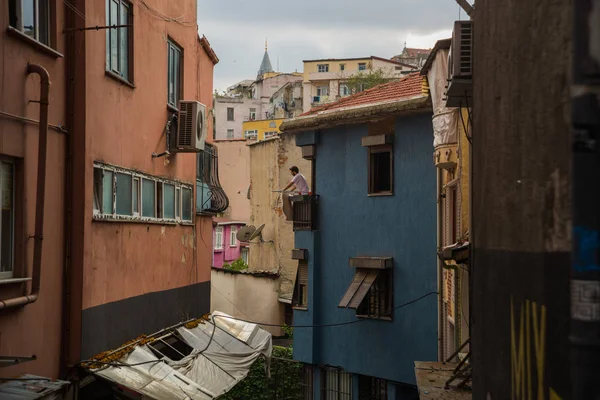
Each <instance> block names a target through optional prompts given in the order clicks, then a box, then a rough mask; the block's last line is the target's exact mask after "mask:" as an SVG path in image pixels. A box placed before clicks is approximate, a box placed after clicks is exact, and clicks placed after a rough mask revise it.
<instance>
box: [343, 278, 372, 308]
mask: <svg viewBox="0 0 600 400" xmlns="http://www.w3.org/2000/svg"><path fill="white" fill-rule="evenodd" d="M366 277H367V271H364V270H357V271H356V274H355V275H354V279H353V280H352V283H351V284H350V287H348V290H346V294H344V297H342V300H341V301H340V304H339V305H338V307H348V304H350V300H352V298H353V297H354V295H355V294H356V292H357V291H358V288H359V287H360V285H361V284H362V283H363V281H364V280H365V278H366Z"/></svg>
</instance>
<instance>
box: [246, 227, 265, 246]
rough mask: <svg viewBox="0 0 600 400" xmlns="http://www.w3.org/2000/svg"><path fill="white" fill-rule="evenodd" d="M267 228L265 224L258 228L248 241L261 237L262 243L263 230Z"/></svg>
mask: <svg viewBox="0 0 600 400" xmlns="http://www.w3.org/2000/svg"><path fill="white" fill-rule="evenodd" d="M264 228H265V224H262V225H261V226H259V227H258V228H256V230H255V231H254V233H253V234H252V235H251V236H250V238H249V239H248V241H250V240H253V239H256V238H257V237H259V236H260V241H261V242H262V235H261V233H262V230H263V229H264Z"/></svg>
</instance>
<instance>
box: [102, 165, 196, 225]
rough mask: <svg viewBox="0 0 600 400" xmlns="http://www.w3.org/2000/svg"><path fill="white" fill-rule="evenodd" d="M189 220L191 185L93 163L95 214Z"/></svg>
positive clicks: (113, 216) (107, 216) (190, 218)
mask: <svg viewBox="0 0 600 400" xmlns="http://www.w3.org/2000/svg"><path fill="white" fill-rule="evenodd" d="M117 217H118V219H119V220H127V219H130V220H132V221H135V220H139V219H140V217H143V218H152V219H154V220H157V221H172V222H174V221H183V222H191V221H192V189H191V187H189V186H186V185H183V184H180V183H176V182H173V181H167V180H164V179H160V178H156V177H151V176H148V175H142V174H140V173H138V172H134V171H127V170H124V169H121V168H118V167H112V166H108V165H99V164H98V165H95V166H94V218H95V219H107V218H108V219H110V218H117Z"/></svg>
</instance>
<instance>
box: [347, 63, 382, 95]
mask: <svg viewBox="0 0 600 400" xmlns="http://www.w3.org/2000/svg"><path fill="white" fill-rule="evenodd" d="M390 80H391V79H390V78H387V77H386V73H385V71H384V70H383V69H381V68H378V69H376V70H371V71H360V72H359V73H357V74H355V75H353V76H351V77H350V78H348V80H347V81H346V85H347V86H348V89H350V93H352V94H354V93H358V92H362V91H363V90H367V89H371V88H372V87H375V86H377V85H381V84H382V83H386V82H389V81H390Z"/></svg>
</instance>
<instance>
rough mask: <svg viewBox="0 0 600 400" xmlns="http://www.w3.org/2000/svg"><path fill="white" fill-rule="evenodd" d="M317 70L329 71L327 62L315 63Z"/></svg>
mask: <svg viewBox="0 0 600 400" xmlns="http://www.w3.org/2000/svg"><path fill="white" fill-rule="evenodd" d="M317 71H318V72H329V64H317Z"/></svg>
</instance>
